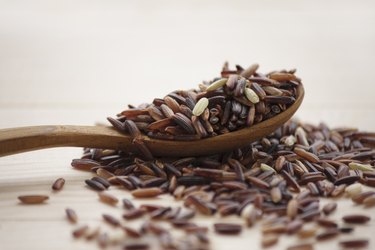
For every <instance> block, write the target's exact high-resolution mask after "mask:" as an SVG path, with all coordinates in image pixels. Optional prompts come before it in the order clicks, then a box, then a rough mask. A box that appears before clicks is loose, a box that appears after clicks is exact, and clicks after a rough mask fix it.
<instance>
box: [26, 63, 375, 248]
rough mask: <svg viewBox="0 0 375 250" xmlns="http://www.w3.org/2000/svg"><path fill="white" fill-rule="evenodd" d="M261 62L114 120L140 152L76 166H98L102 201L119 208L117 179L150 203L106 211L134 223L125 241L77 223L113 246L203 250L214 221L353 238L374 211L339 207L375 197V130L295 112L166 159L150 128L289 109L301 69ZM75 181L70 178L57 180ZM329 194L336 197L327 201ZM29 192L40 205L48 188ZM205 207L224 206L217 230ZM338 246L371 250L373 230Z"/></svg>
mask: <svg viewBox="0 0 375 250" xmlns="http://www.w3.org/2000/svg"><path fill="white" fill-rule="evenodd" d="M257 69H258V65H257V64H255V65H252V66H250V67H249V68H247V69H243V68H242V67H240V66H236V70H230V69H228V65H227V64H225V65H224V67H223V70H222V72H221V77H220V78H216V79H214V80H212V81H211V82H204V83H202V84H200V85H199V89H198V90H188V91H180V90H178V91H174V92H172V93H170V94H168V95H167V96H165V97H164V98H163V99H159V98H156V99H154V101H153V103H152V104H142V105H140V106H139V107H134V106H129V109H127V110H125V111H123V112H121V113H120V114H119V115H118V116H117V118H108V120H109V122H110V123H111V124H112V125H113V126H114V127H115V128H116V129H118V130H119V131H121V132H123V133H126V134H130V135H131V136H132V137H134V140H133V143H134V144H135V146H136V147H137V149H138V151H139V152H138V153H131V152H123V151H115V150H108V149H89V148H87V149H85V150H84V155H83V157H82V158H81V159H75V160H73V161H72V166H73V167H74V168H77V169H85V170H87V169H90V170H91V171H92V172H93V173H96V175H97V176H95V177H93V178H92V179H89V180H86V181H85V182H86V184H87V186H88V187H89V188H91V189H92V190H94V191H97V193H98V195H99V199H100V201H101V202H104V203H107V204H109V205H112V206H117V204H118V203H119V202H120V201H119V199H118V198H117V197H115V196H114V195H112V194H110V191H108V189H113V188H114V186H115V187H116V188H117V189H118V188H120V189H125V190H127V191H129V192H130V193H131V195H132V196H133V197H134V199H145V198H147V200H146V201H147V202H146V203H142V204H141V205H139V206H136V205H134V204H133V202H132V201H131V200H130V199H123V200H122V201H121V202H122V206H123V208H121V209H123V216H122V217H123V218H117V217H116V216H113V215H110V214H103V215H102V218H103V221H104V222H105V223H108V224H110V225H111V226H112V227H113V228H115V229H114V230H120V231H123V236H122V237H120V238H118V237H117V238H116V240H114V239H112V238H111V232H109V231H108V230H107V232H105V231H102V230H101V229H99V228H89V227H88V226H87V225H81V226H79V227H78V228H76V229H75V230H74V231H73V236H74V237H76V238H80V237H82V238H86V239H89V240H96V241H97V242H98V244H99V246H100V247H103V248H104V247H107V246H113V245H115V246H117V247H118V246H121V247H123V249H125V250H131V249H133V250H134V249H202V250H203V249H211V247H210V239H209V237H208V234H207V233H208V231H210V230H212V231H214V232H215V233H216V234H219V235H239V234H241V232H242V231H243V230H249V229H248V228H251V227H252V226H253V225H255V224H256V223H259V224H260V228H261V235H262V237H261V239H259V241H260V242H259V244H260V246H262V247H264V248H267V247H270V246H274V245H276V244H277V242H278V240H279V238H280V237H282V235H296V236H297V237H298V238H300V239H301V242H299V243H298V242H297V243H296V244H294V245H291V246H289V247H288V250H309V249H314V245H315V244H317V243H318V242H320V241H327V240H330V239H335V238H337V237H339V235H342V234H344V235H345V236H344V237H345V238H346V237H347V236H346V235H350V234H351V232H352V231H353V230H354V226H355V225H359V224H366V223H368V222H369V221H370V217H368V216H365V215H362V214H350V213H348V214H346V215H345V216H344V217H342V221H337V220H334V219H332V218H330V214H331V213H334V211H335V210H336V207H337V203H336V202H335V201H334V200H335V198H338V197H347V198H348V197H349V198H351V199H352V200H353V203H355V204H359V205H361V206H363V207H364V208H367V207H373V206H375V191H374V190H373V189H371V188H367V187H365V186H370V187H374V186H375V171H374V164H375V149H374V148H375V133H367V132H361V131H358V130H357V129H353V128H338V129H330V128H329V127H328V126H327V125H325V124H324V123H321V124H319V125H318V126H314V125H310V124H305V123H302V122H297V121H293V120H291V121H289V122H287V123H286V124H284V125H283V126H282V127H280V128H278V129H277V130H276V131H275V132H274V133H272V134H270V135H269V136H267V137H265V138H262V139H261V140H258V141H256V142H254V143H251V144H249V145H247V146H245V147H243V148H238V149H235V150H233V151H231V152H226V153H222V154H217V155H207V156H203V157H186V158H174V159H172V158H163V157H154V156H153V155H152V154H151V153H150V151H149V150H148V149H147V147H146V146H145V144H143V142H142V140H141V137H140V136H141V135H148V136H149V137H153V138H158V139H166V140H196V139H200V138H205V137H210V136H216V135H220V134H223V133H228V132H230V131H234V130H237V129H241V128H243V127H245V126H252V125H253V124H256V123H258V122H261V121H263V120H265V119H268V118H270V117H273V116H275V115H277V114H278V113H280V112H283V111H284V110H285V109H287V108H288V107H289V106H290V105H291V104H292V103H293V102H294V101H295V98H296V96H298V93H297V87H298V85H299V84H301V81H300V79H299V78H298V77H296V76H295V75H294V73H295V70H290V71H285V70H282V71H274V72H270V73H268V74H261V73H259V72H258V71H257ZM63 185H64V180H63V179H61V178H60V179H58V180H56V182H55V183H54V184H53V189H55V190H60V189H61V188H62V187H63ZM157 196H171V197H174V199H175V200H177V201H180V204H181V203H182V204H183V205H182V206H162V205H157V204H155V203H152V201H153V198H154V197H157ZM320 197H325V198H330V199H331V201H330V202H328V203H326V204H325V205H324V206H323V205H320ZM20 199H23V200H24V202H29V203H30V202H31V203H32V202H34V203H35V202H43V201H44V200H46V199H48V197H43V196H34V197H20ZM176 204H178V203H177V202H176ZM348 212H349V211H348ZM196 214H200V216H202V215H203V216H215V218H214V220H215V222H216V223H214V224H213V228H209V227H207V226H202V225H199V224H197V222H196V220H194V219H193V218H194V216H195V215H196ZM66 215H67V218H68V219H69V220H70V221H71V222H72V223H77V220H78V219H77V218H78V217H77V215H76V213H75V211H74V210H73V209H70V208H68V209H67V210H66ZM226 216H238V217H239V218H240V219H241V220H242V222H241V223H222V222H220V218H222V217H226ZM135 219H141V220H143V224H142V225H141V226H140V227H139V228H133V227H130V226H129V225H128V223H127V221H130V220H135ZM226 221H227V220H226ZM235 221H237V222H238V221H239V220H238V219H236V220H235ZM172 228H173V230H171V229H172ZM176 231H178V232H179V233H180V237H176V236H175V234H176V233H175V232H176ZM233 237H234V236H233ZM344 237H341V238H344ZM228 240H231V238H228ZM155 242H156V243H155ZM338 244H339V246H340V247H341V248H344V249H352V248H355V249H359V248H365V247H367V246H368V245H369V239H366V238H355V237H354V236H352V237H350V238H349V239H346V240H339V242H338Z"/></svg>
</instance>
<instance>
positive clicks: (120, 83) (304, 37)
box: [0, 0, 375, 250]
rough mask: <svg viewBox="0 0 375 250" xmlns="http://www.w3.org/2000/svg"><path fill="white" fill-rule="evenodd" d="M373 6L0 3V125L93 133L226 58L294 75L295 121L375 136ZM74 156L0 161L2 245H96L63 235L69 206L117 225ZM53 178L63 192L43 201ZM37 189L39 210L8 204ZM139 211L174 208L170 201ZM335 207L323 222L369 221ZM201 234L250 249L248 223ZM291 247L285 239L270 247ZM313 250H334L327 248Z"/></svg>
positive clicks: (72, 152)
mask: <svg viewBox="0 0 375 250" xmlns="http://www.w3.org/2000/svg"><path fill="white" fill-rule="evenodd" d="M374 9H375V2H374V1H371V0H367V1H349V0H333V1H324V0H317V1H301V0H286V1H272V0H267V1H259V2H256V1H247V0H243V1H220V0H219V1H218V0H208V1H199V0H193V1H168V0H158V1H152V2H150V1H144V0H140V1H86V0H77V1H47V0H36V1H22V0H21V1H0V117H1V119H0V128H9V127H21V126H33V125H34V126H37V125H42V124H77V125H94V123H95V122H97V121H100V122H102V121H104V120H105V117H107V116H111V115H114V114H116V113H117V112H119V111H121V110H123V109H124V108H125V105H126V104H128V103H132V104H139V103H142V102H144V101H147V102H150V101H151V100H152V98H153V97H156V96H163V95H164V94H166V93H168V92H169V91H171V90H174V89H177V88H183V89H186V88H190V87H195V86H196V85H197V83H199V82H200V81H201V80H203V79H211V78H212V77H213V76H217V75H218V73H219V70H220V67H221V65H222V62H223V61H224V60H229V61H230V62H231V63H232V65H233V64H234V63H240V64H242V65H243V66H245V67H246V66H247V65H250V64H251V63H254V62H258V63H259V64H260V66H261V67H260V70H261V71H263V72H267V71H269V70H273V69H281V68H288V69H289V68H293V67H297V69H298V71H297V75H298V76H299V77H301V78H302V79H303V82H304V85H305V90H306V97H305V100H304V103H303V104H302V106H301V109H300V110H299V111H298V112H297V117H299V118H300V119H301V120H303V121H308V122H311V123H315V124H317V123H319V122H321V121H324V122H326V123H327V124H328V125H330V126H345V127H359V128H360V129H363V130H369V131H375V116H374V115H373V112H374V111H373V109H374V107H375V98H374V93H375V89H374V88H375V87H374V86H375V85H374V84H373V81H372V79H375V71H374V70H373V56H374V55H375V46H373V45H374V44H375V29H373V24H374V23H375V11H374ZM81 153H82V150H81V149H79V148H56V149H46V150H41V151H35V152H29V153H23V154H19V155H13V156H7V157H3V158H0V169H1V172H0V173H1V174H0V249H1V250H3V249H5V250H20V249H35V250H49V249H72V250H73V249H97V247H96V245H95V244H89V243H86V242H85V241H83V240H78V241H75V240H73V239H72V237H71V230H72V229H73V228H74V226H72V225H70V224H69V223H67V222H66V220H65V218H64V216H65V215H64V209H65V208H66V207H72V208H74V209H75V210H76V211H77V213H78V215H79V217H80V220H81V221H82V223H88V224H90V225H99V224H100V225H102V219H101V214H102V213H104V212H106V213H110V214H114V215H118V216H120V214H121V212H120V211H121V209H119V208H112V207H108V206H106V205H103V204H101V203H99V202H98V198H97V195H96V194H95V193H94V192H93V191H91V190H89V189H87V188H85V185H84V182H83V181H84V180H85V179H87V178H89V177H91V174H90V173H87V172H81V171H76V170H73V169H72V168H71V167H70V161H71V159H73V158H77V157H80V155H81ZM59 177H64V178H65V179H66V184H65V187H64V189H63V190H62V191H61V192H58V193H53V192H52V191H51V188H50V186H51V185H52V182H53V181H54V180H55V179H57V178H59ZM110 192H111V193H112V194H114V195H116V196H117V197H118V198H124V197H129V194H128V193H127V192H126V191H123V190H117V189H115V188H114V189H111V190H110ZM35 193H40V194H47V195H50V197H51V198H50V200H49V201H48V203H47V204H44V205H36V206H25V205H20V204H19V203H18V200H17V196H19V195H24V194H35ZM136 202H137V204H139V202H138V201H136ZM143 202H153V203H161V204H168V205H175V204H176V205H177V204H178V203H175V202H174V201H171V200H170V199H169V198H168V197H163V198H161V199H157V200H147V201H143ZM324 202H325V201H324V200H323V204H324ZM338 203H339V209H338V211H337V212H336V213H335V214H334V215H333V217H334V218H337V219H339V218H340V217H341V216H342V215H344V214H348V213H354V212H358V213H363V214H367V215H372V216H374V210H373V209H362V208H361V207H359V206H355V205H353V203H352V202H351V201H350V200H348V199H339V200H338ZM195 220H196V221H197V222H199V223H201V224H205V225H211V224H212V223H213V222H214V221H237V219H236V218H234V217H229V218H219V217H216V218H214V219H212V218H207V217H203V216H200V217H198V218H196V219H195ZM133 223H134V224H137V223H140V222H139V221H136V222H133ZM133 223H132V224H133ZM113 233H114V234H115V232H113ZM374 233H375V222H374V220H372V221H370V223H368V224H367V225H365V226H358V227H356V229H355V232H354V233H353V235H350V236H342V237H341V239H346V238H349V237H352V236H353V237H354V236H356V237H368V238H371V244H370V246H369V248H368V249H375V242H374V240H373V237H372V236H373V235H374ZM210 236H211V237H212V246H213V247H212V248H213V249H215V250H216V249H217V250H224V249H238V250H245V249H254V250H256V249H261V247H260V244H259V242H260V234H259V226H257V227H255V228H252V229H247V230H245V231H244V232H243V233H242V234H241V235H240V236H239V237H221V236H220V237H218V236H217V235H215V234H213V233H212V230H211V231H210ZM297 242H298V240H297V239H296V238H295V237H282V238H281V241H280V243H279V244H278V246H276V247H273V248H270V249H272V250H276V249H285V247H286V246H289V245H291V244H294V243H297ZM315 249H322V250H326V249H327V250H328V249H329V250H331V249H338V246H337V241H336V240H332V241H327V242H323V243H320V244H319V245H317V246H316V248H315Z"/></svg>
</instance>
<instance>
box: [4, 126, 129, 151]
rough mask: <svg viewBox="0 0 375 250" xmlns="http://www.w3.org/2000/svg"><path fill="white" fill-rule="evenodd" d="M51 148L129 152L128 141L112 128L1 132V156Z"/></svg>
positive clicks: (90, 127) (127, 138) (39, 128)
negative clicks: (81, 148)
mask: <svg viewBox="0 0 375 250" xmlns="http://www.w3.org/2000/svg"><path fill="white" fill-rule="evenodd" d="M52 147H90V148H108V149H119V148H122V149H125V150H126V149H130V148H131V138H130V137H129V136H126V135H123V134H121V133H119V132H117V131H116V130H115V129H113V128H111V127H104V126H103V127H100V126H74V125H45V126H32V127H20V128H9V129H0V156H5V155H11V154H16V153H21V152H26V151H31V150H36V149H43V148H52Z"/></svg>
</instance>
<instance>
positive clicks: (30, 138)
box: [0, 84, 305, 157]
mask: <svg viewBox="0 0 375 250" xmlns="http://www.w3.org/2000/svg"><path fill="white" fill-rule="evenodd" d="M304 94H305V92H304V88H303V86H302V84H300V85H299V86H298V88H297V98H296V101H295V102H294V103H293V104H292V105H291V106H290V107H289V108H287V109H286V110H284V111H283V112H281V113H279V114H278V115H276V116H274V117H272V118H270V119H267V120H264V121H262V122H260V123H257V124H255V125H253V126H251V127H246V128H243V129H240V130H237V131H233V132H230V133H226V134H222V135H218V136H214V137H209V138H205V139H201V140H194V141H172V140H160V139H153V138H150V137H148V136H142V137H141V140H142V141H143V142H144V143H145V144H146V146H147V147H148V148H149V150H150V151H151V153H152V154H153V155H155V156H171V157H184V156H200V155H210V154H216V153H221V152H227V151H230V150H233V149H235V148H239V147H243V146H245V145H248V144H249V143H251V142H254V141H256V140H258V139H260V138H262V137H265V136H267V135H269V134H271V133H272V132H273V131H275V130H276V129H277V128H278V127H280V126H281V125H283V124H284V123H285V122H287V121H288V120H289V119H290V118H291V117H292V116H293V114H294V113H295V112H296V111H297V109H298V108H299V106H300V105H301V103H302V100H303V97H304ZM132 141H133V138H132V137H131V136H130V135H124V134H122V133H120V132H118V131H116V130H115V129H114V128H112V127H101V126H74V125H44V126H31V127H20V128H9V129H1V130H0V156H6V155H11V154H16V153H22V152H26V151H32V150H37V149H44V148H53V147H88V148H105V149H121V150H124V151H135V150H136V148H135V147H134V145H132Z"/></svg>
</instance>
